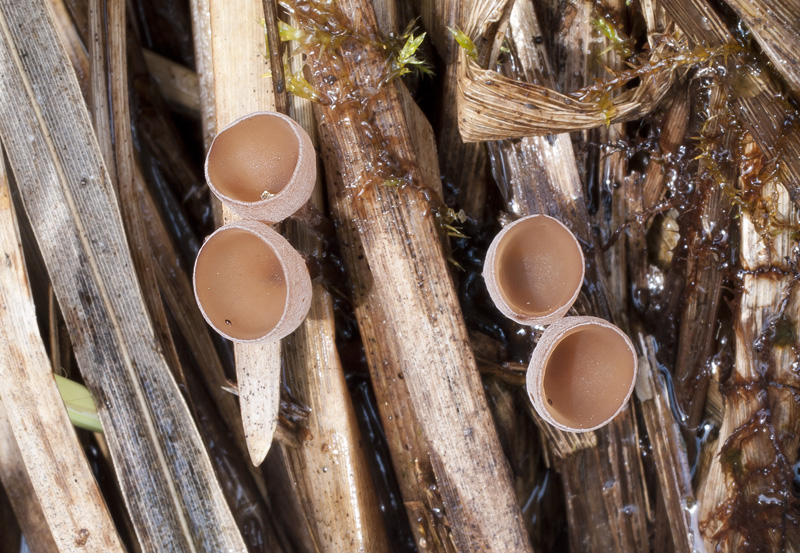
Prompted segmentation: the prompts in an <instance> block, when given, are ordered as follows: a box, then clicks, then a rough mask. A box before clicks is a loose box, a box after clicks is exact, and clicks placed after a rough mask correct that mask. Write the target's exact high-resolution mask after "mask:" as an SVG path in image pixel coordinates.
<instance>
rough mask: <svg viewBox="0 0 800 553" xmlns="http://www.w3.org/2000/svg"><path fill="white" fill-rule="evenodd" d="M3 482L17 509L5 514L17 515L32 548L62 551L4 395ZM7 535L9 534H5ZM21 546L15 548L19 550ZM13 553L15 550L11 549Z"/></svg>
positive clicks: (0, 430)
mask: <svg viewBox="0 0 800 553" xmlns="http://www.w3.org/2000/svg"><path fill="white" fill-rule="evenodd" d="M0 482H2V484H3V488H4V489H5V491H6V493H7V494H8V499H9V502H10V503H11V508H12V510H13V513H11V512H5V513H3V515H4V516H7V517H9V516H10V517H14V516H16V519H17V522H18V523H19V526H20V530H21V531H22V533H23V534H24V535H25V541H26V542H27V543H28V547H29V548H30V550H31V551H35V552H36V553H58V551H59V549H58V545H56V542H55V540H54V539H53V534H52V533H51V531H50V527H49V526H48V525H47V521H46V520H45V518H44V512H43V511H42V504H41V503H40V502H39V498H38V497H37V495H36V491H35V490H34V489H33V484H31V479H30V477H29V476H28V469H27V468H26V467H25V461H23V459H22V452H21V451H20V450H19V446H18V445H17V439H16V438H15V437H14V431H13V430H12V429H11V424H10V423H9V421H8V415H6V410H5V408H4V407H3V401H2V400H1V399H0ZM3 537H4V539H5V536H3ZM18 551H19V550H18V549H17V550H14V551H13V553H17V552H18ZM9 553H11V552H9Z"/></svg>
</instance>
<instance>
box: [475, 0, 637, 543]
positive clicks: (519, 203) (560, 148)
mask: <svg viewBox="0 0 800 553" xmlns="http://www.w3.org/2000/svg"><path fill="white" fill-rule="evenodd" d="M536 36H541V31H540V29H539V26H538V21H537V19H536V15H535V14H534V13H533V6H532V5H531V4H530V3H525V2H521V3H520V2H518V3H517V4H516V5H515V7H514V10H513V11H512V14H511V27H510V33H509V34H508V40H509V43H510V46H511V49H512V50H513V51H515V52H516V54H517V59H518V60H519V61H520V63H519V64H517V67H518V71H519V73H518V74H514V75H513V77H514V78H525V79H538V80H539V81H540V82H546V83H547V84H550V83H549V82H548V81H547V77H546V75H547V74H548V73H547V71H546V68H545V67H542V65H541V63H540V60H542V59H547V58H546V56H544V55H540V54H539V52H540V50H539V48H538V47H537V46H536V45H535V44H534V37H536ZM489 151H490V157H491V158H492V164H493V171H494V173H495V175H496V177H497V178H498V182H499V183H500V184H501V189H503V191H504V193H505V196H506V197H505V199H506V202H507V205H508V206H509V208H510V209H514V210H515V214H517V215H520V216H522V215H529V214H532V213H545V214H548V215H551V216H555V217H559V218H560V219H561V220H562V221H564V223H565V224H567V225H568V226H569V227H570V228H571V229H572V231H573V232H574V233H575V234H576V236H578V238H579V240H581V241H582V242H583V243H584V244H586V245H587V246H588V245H591V244H593V243H594V236H593V234H592V231H591V228H590V224H589V216H588V213H587V208H586V205H585V202H584V200H583V190H582V185H581V181H580V177H579V174H578V170H577V165H576V161H575V155H574V152H573V148H572V143H571V141H570V138H569V136H568V135H566V134H558V135H555V136H552V137H528V138H523V139H522V140H521V141H503V142H497V143H491V144H490V145H489ZM587 279H588V280H589V281H590V282H595V283H596V286H594V287H593V293H592V294H585V293H584V294H581V296H580V297H579V300H578V302H577V303H576V309H577V311H578V313H588V314H594V315H596V316H601V317H604V318H607V319H610V318H612V317H613V316H614V315H616V314H615V313H612V311H611V306H610V303H609V301H608V298H607V293H606V289H607V287H606V286H605V284H604V279H605V273H604V272H603V270H602V258H601V257H600V255H599V248H594V254H593V255H587ZM534 420H536V418H534ZM540 428H541V429H543V430H544V435H545V436H546V437H547V443H548V445H549V446H550V448H551V449H552V450H553V451H554V453H556V455H557V458H558V460H557V466H558V470H559V472H560V473H561V474H562V477H563V478H564V484H565V491H566V493H567V498H568V500H567V513H568V519H569V524H570V526H569V528H570V536H571V542H572V547H573V548H575V549H574V550H576V551H598V552H599V551H606V550H609V549H611V550H613V549H620V548H621V549H623V550H645V549H646V548H647V547H648V544H647V526H646V518H645V516H646V511H647V508H646V505H647V497H646V496H645V495H644V490H643V487H642V468H641V464H640V461H639V459H638V453H639V452H638V448H637V442H636V440H635V436H636V426H635V424H634V422H633V417H632V412H631V409H627V410H625V411H624V412H623V413H622V414H621V415H620V416H619V417H617V419H615V420H614V421H613V422H612V423H611V424H610V425H609V426H608V427H606V428H604V429H601V430H600V431H597V432H594V433H589V434H587V435H585V436H581V438H580V440H576V439H575V438H574V437H572V436H566V435H563V434H565V433H563V432H560V431H557V430H555V429H552V428H547V425H546V424H544V423H540ZM587 475H591V476H587ZM605 483H611V484H610V485H609V486H608V487H605ZM630 505H636V508H635V509H633V510H632V509H627V511H626V510H625V507H626V506H630ZM620 513H626V515H629V516H620ZM590 528H591V529H592V530H591V531H590V530H588V529H590ZM599 528H603V530H602V531H598V529H599Z"/></svg>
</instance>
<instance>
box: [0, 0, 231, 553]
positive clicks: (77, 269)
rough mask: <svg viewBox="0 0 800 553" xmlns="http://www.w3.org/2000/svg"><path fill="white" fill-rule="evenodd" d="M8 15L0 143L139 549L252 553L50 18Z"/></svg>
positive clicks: (31, 10) (30, 10) (1, 48)
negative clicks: (174, 371) (184, 385)
mask: <svg viewBox="0 0 800 553" xmlns="http://www.w3.org/2000/svg"><path fill="white" fill-rule="evenodd" d="M0 12H1V15H0V29H2V40H1V41H0V65H1V66H2V68H3V74H4V79H3V81H2V86H0V96H1V97H2V101H0V106H3V107H2V108H0V133H1V134H2V135H3V139H4V141H5V143H6V145H7V147H8V154H9V159H10V161H11V166H12V168H13V169H14V172H15V175H16V177H17V182H18V184H19V188H20V192H21V195H22V198H23V202H24V204H25V208H26V210H27V212H28V215H29V218H30V220H31V224H32V227H33V228H34V231H35V233H36V236H37V241H38V243H39V245H40V248H41V250H42V254H43V257H44V259H45V262H46V264H47V267H48V272H49V273H50V277H51V279H52V281H53V287H54V289H55V291H56V295H57V296H58V299H59V302H60V303H61V306H62V311H63V312H64V314H65V319H66V321H67V325H68V327H69V329H70V334H71V338H72V342H73V345H74V347H75V355H76V357H77V359H78V362H79V365H80V366H81V371H82V373H83V376H84V378H85V380H86V383H87V385H88V386H89V388H90V390H91V391H92V394H93V396H94V397H95V398H97V399H98V413H99V415H100V418H101V421H102V422H103V427H104V429H105V433H106V437H107V439H108V442H109V446H110V450H111V452H112V456H113V458H114V462H115V465H116V466H117V469H118V470H117V475H118V477H119V479H120V485H121V487H122V490H123V494H124V497H125V499H126V503H127V506H128V509H129V511H130V512H131V518H132V520H133V522H134V525H135V526H136V529H137V536H138V538H139V541H140V543H141V544H142V545H143V547H146V548H153V549H170V550H175V551H192V550H193V549H195V548H196V547H204V548H211V549H227V548H231V549H235V550H241V549H243V548H244V544H243V542H242V541H241V536H240V535H239V533H238V531H237V530H236V526H235V523H234V521H233V519H232V517H231V513H230V510H229V508H228V506H227V505H226V504H225V501H224V498H223V497H222V494H221V491H220V489H219V485H218V483H217V481H216V477H215V476H214V474H213V470H212V468H211V465H210V462H209V459H208V456H207V453H206V452H205V450H204V448H203V446H202V443H201V440H200V436H199V434H198V432H197V429H196V428H195V426H194V423H193V422H192V420H191V417H190V415H189V411H188V408H187V406H186V404H185V403H184V401H183V399H182V397H181V395H180V391H179V390H178V388H177V386H176V384H175V381H174V380H173V379H172V376H171V374H170V373H169V369H168V367H167V365H166V363H165V361H164V358H163V357H162V356H161V355H160V353H159V352H158V348H157V346H156V343H155V339H154V335H153V329H152V327H151V325H150V322H149V320H147V318H146V317H145V316H143V314H144V312H145V311H144V304H143V301H142V298H141V295H140V292H139V286H138V283H137V282H136V280H135V278H134V277H133V273H132V271H130V270H129V267H130V265H131V263H132V261H131V258H130V254H129V251H128V247H127V244H126V243H125V237H124V234H123V230H122V225H121V219H120V215H119V211H118V208H117V205H116V199H115V197H114V194H113V191H112V189H111V188H110V183H109V177H108V174H107V172H106V170H105V168H104V165H103V163H102V158H101V155H100V152H99V150H98V148H97V143H96V142H95V139H94V137H93V135H92V132H91V129H90V124H89V120H88V114H87V113H86V110H85V108H84V107H83V105H82V103H83V100H82V98H81V93H80V89H79V87H78V84H77V81H76V79H75V76H74V74H73V72H72V70H71V68H70V64H69V60H68V59H67V57H66V55H65V53H64V50H63V49H62V48H61V46H60V45H59V44H58V40H57V38H56V36H55V32H54V28H53V23H52V21H51V19H50V17H49V16H48V14H47V10H46V7H45V6H44V5H43V4H42V3H41V2H29V3H25V4H22V5H20V4H15V3H9V2H3V3H0ZM34 88H35V89H36V91H37V92H36V94H35V96H34V93H33V89H34ZM11 106H13V109H12V108H11ZM65 251H66V252H71V254H70V255H64V252H65Z"/></svg>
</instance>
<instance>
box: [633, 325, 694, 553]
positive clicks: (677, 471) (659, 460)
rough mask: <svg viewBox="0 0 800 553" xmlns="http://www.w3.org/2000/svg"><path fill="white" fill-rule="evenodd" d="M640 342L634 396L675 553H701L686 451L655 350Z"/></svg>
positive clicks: (652, 343)
mask: <svg viewBox="0 0 800 553" xmlns="http://www.w3.org/2000/svg"><path fill="white" fill-rule="evenodd" d="M639 342H640V345H641V350H642V352H643V356H642V357H641V358H640V361H639V375H638V380H637V383H636V396H637V397H638V398H639V401H640V404H641V409H642V414H643V416H644V420H645V425H646V426H647V435H648V436H649V437H650V444H651V447H652V450H653V461H654V462H655V464H656V474H657V475H658V480H659V484H660V485H661V493H662V494H663V500H664V504H665V507H666V509H667V513H666V514H667V518H668V520H669V527H670V530H671V533H672V541H673V544H674V547H675V551H676V552H678V553H703V552H704V551H705V545H704V543H703V538H702V536H701V534H700V530H699V528H698V522H697V511H698V509H697V500H696V499H695V494H694V490H693V489H692V479H691V476H690V474H689V462H688V459H687V456H686V447H685V446H684V443H683V437H682V436H681V432H680V427H679V426H678V424H677V422H676V421H675V418H674V417H673V415H672V410H671V407H670V404H669V392H668V390H667V385H666V382H664V379H663V378H662V377H659V376H658V375H657V373H656V370H657V361H656V359H655V352H656V351H657V349H658V346H657V344H656V342H655V339H653V338H652V337H651V336H647V337H644V336H641V335H640V336H639Z"/></svg>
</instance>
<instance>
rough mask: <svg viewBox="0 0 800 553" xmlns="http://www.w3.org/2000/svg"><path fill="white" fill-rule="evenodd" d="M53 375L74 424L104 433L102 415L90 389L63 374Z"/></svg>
mask: <svg viewBox="0 0 800 553" xmlns="http://www.w3.org/2000/svg"><path fill="white" fill-rule="evenodd" d="M53 376H55V378H56V385H57V386H58V391H59V393H61V399H62V400H64V405H65V406H66V408H67V414H68V415H69V420H70V421H71V422H72V424H74V425H75V426H77V427H78V428H84V429H86V430H91V431H92V432H99V433H100V434H102V433H103V425H101V424H100V417H98V416H97V407H95V404H94V400H93V399H92V394H91V393H89V389H88V388H86V386H83V385H82V384H78V383H77V382H73V381H72V380H68V379H66V378H64V377H63V376H59V375H57V374H55V375H53Z"/></svg>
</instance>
